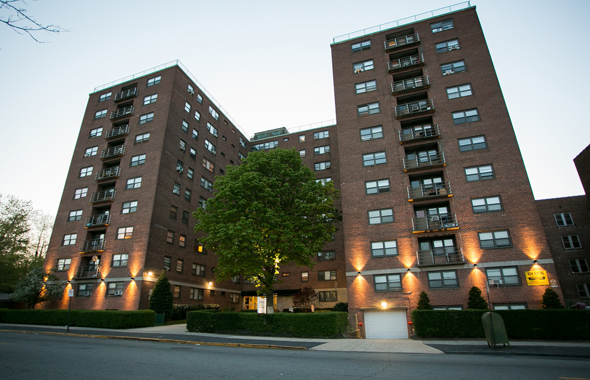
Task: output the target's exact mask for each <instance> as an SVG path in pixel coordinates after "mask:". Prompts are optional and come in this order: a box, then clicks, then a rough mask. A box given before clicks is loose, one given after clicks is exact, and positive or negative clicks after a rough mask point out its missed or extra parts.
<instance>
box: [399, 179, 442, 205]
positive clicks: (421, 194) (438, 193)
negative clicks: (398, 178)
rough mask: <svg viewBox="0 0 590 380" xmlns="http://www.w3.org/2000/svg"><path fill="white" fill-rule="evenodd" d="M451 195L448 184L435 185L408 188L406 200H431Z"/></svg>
mask: <svg viewBox="0 0 590 380" xmlns="http://www.w3.org/2000/svg"><path fill="white" fill-rule="evenodd" d="M452 195H453V191H452V190H451V183H450V182H443V183H437V184H434V185H428V186H422V185H421V186H420V187H409V186H408V200H409V201H410V202H411V201H414V200H418V199H425V198H428V199H432V198H436V197H450V196H452Z"/></svg>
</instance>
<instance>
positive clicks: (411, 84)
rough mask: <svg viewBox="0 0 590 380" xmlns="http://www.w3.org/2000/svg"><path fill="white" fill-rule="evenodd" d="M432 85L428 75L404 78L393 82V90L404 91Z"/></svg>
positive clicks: (393, 91) (394, 91)
mask: <svg viewBox="0 0 590 380" xmlns="http://www.w3.org/2000/svg"><path fill="white" fill-rule="evenodd" d="M427 87H430V83H429V82H428V77H427V76H422V77H415V78H410V79H403V80H398V81H395V82H393V83H392V84H391V92H392V93H393V94H395V93H398V92H403V91H410V90H415V89H417V88H427Z"/></svg>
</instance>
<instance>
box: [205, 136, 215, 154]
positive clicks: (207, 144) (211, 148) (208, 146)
mask: <svg viewBox="0 0 590 380" xmlns="http://www.w3.org/2000/svg"><path fill="white" fill-rule="evenodd" d="M205 148H206V149H207V150H208V151H209V152H211V153H213V154H215V152H216V151H217V148H215V145H213V144H211V143H210V142H209V140H207V139H205Z"/></svg>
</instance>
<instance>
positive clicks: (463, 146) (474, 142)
mask: <svg viewBox="0 0 590 380" xmlns="http://www.w3.org/2000/svg"><path fill="white" fill-rule="evenodd" d="M487 147H488V144H487V142H486V138H485V136H476V137H469V138H466V139H459V151H460V152H469V151H471V150H480V149H486V148H487Z"/></svg>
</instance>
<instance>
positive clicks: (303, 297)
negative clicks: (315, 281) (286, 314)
mask: <svg viewBox="0 0 590 380" xmlns="http://www.w3.org/2000/svg"><path fill="white" fill-rule="evenodd" d="M317 300H318V294H317V293H316V291H315V290H313V288H309V287H304V288H303V289H299V292H297V293H295V294H294V295H293V305H294V306H297V307H302V308H303V310H304V311H305V310H307V309H309V308H310V307H311V305H313V304H315V302H316V301H317Z"/></svg>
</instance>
